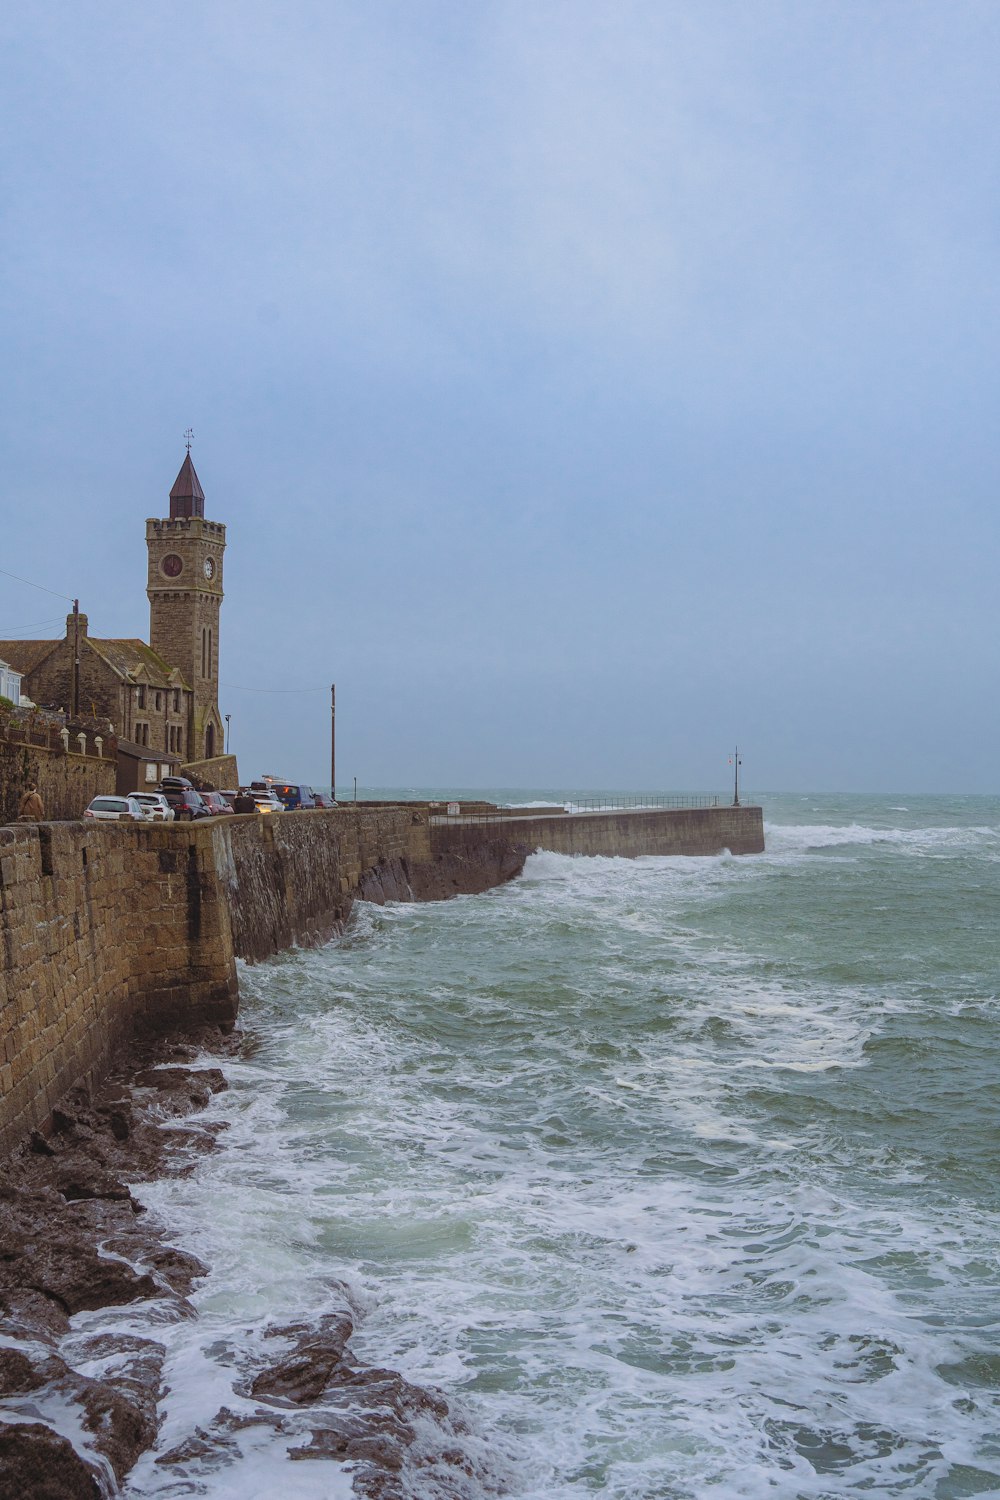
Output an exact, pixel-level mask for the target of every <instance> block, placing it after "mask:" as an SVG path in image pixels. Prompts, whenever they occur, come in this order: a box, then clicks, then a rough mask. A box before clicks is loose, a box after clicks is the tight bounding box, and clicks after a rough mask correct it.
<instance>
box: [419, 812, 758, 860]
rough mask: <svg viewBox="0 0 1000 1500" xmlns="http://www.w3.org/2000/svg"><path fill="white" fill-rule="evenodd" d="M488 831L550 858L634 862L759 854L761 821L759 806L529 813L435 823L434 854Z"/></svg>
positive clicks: (432, 831) (463, 844)
mask: <svg viewBox="0 0 1000 1500" xmlns="http://www.w3.org/2000/svg"><path fill="white" fill-rule="evenodd" d="M490 829H493V830H499V831H500V832H501V833H502V834H503V835H504V836H505V837H506V838H508V839H510V840H511V841H512V842H514V843H517V844H522V843H523V844H525V845H527V847H528V848H529V849H549V850H551V851H552V852H553V853H555V854H604V855H618V856H623V857H625V858H628V859H633V858H635V857H636V856H638V855H643V854H661V855H662V854H678V855H710V854H721V853H722V851H723V850H725V849H728V850H729V852H730V853H731V854H761V853H763V850H764V818H763V813H762V810H761V809H760V808H759V807H685V808H632V809H629V810H627V811H626V810H622V811H616V812H592V813H561V814H560V815H559V816H551V815H548V816H546V815H544V814H543V815H542V816H538V815H537V814H534V813H530V814H525V815H524V816H505V817H504V819H503V822H502V823H500V824H492V823H478V822H472V821H470V822H462V821H459V820H455V821H452V822H447V823H441V822H435V823H432V824H431V827H430V840H431V849H432V852H433V853H443V852H446V851H455V850H462V849H467V848H471V847H475V845H476V844H477V842H480V841H481V840H482V839H483V838H484V836H486V835H487V833H488V831H489V830H490Z"/></svg>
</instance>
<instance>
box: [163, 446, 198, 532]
mask: <svg viewBox="0 0 1000 1500" xmlns="http://www.w3.org/2000/svg"><path fill="white" fill-rule="evenodd" d="M188 431H189V432H190V428H189V429H188ZM204 515H205V491H204V490H203V489H202V487H201V484H200V482H199V480H198V476H197V474H196V473H195V471H194V464H193V463H192V462H191V444H190V442H188V451H187V456H186V457H185V459H184V462H183V463H182V464H181V467H180V472H179V473H178V475H177V478H176V479H175V480H174V483H173V488H172V489H171V491H170V519H171V521H178V520H183V519H184V518H185V517H189V516H201V517H204Z"/></svg>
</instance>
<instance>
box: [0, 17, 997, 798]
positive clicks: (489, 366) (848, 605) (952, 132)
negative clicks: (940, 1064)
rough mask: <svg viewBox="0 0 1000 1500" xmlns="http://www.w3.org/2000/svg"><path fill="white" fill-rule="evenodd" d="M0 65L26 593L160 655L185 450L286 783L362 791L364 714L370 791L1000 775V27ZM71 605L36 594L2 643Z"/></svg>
mask: <svg viewBox="0 0 1000 1500" xmlns="http://www.w3.org/2000/svg"><path fill="white" fill-rule="evenodd" d="M0 43H2V46H0V67H2V80H0V85H2V86H0V97H2V101H3V103H2V106H0V108H2V110H3V112H4V115H5V117H6V118H5V120H4V122H3V124H4V129H3V137H4V140H5V142H6V144H5V146H4V148H3V149H4V155H5V181H4V184H3V199H2V202H3V223H4V240H5V245H4V263H5V274H4V277H3V289H2V297H3V307H4V319H3V322H4V331H5V344H6V350H5V355H6V357H5V359H4V369H5V372H6V373H5V375H4V377H3V380H4V392H3V400H2V402H0V422H2V426H3V439H4V449H5V454H6V457H5V461H4V480H5V496H4V511H3V525H2V530H0V549H2V558H0V567H2V568H5V569H7V570H8V571H15V572H17V573H19V574H21V575H23V576H24V577H26V578H28V579H31V580H34V581H35V582H37V583H40V584H44V585H46V586H47V587H48V588H51V589H53V590H55V591H56V593H58V594H65V595H70V596H72V595H78V596H79V598H80V603H81V608H82V609H84V610H86V612H87V613H88V615H89V617H90V628H91V632H92V633H93V634H95V635H104V636H122V635H125V636H142V637H144V638H145V637H148V619H149V617H148V605H147V602H146V598H145V540H144V538H145V527H144V523H145V518H146V517H147V516H159V515H164V514H166V512H167V508H168V506H167V494H168V491H169V489H170V486H171V483H172V482H173V479H174V477H175V475H176V472H177V469H178V467H179V466H180V463H181V460H182V459H183V456H184V444H183V438H182V434H183V432H184V429H185V428H187V427H188V426H190V427H192V428H193V429H194V432H195V440H194V448H193V454H192V456H193V458H194V460H195V464H196V467H197V470H198V473H199V476H200V478H201V482H202V485H203V487H204V490H205V494H206V497H207V498H206V515H207V516H208V517H209V518H211V519H213V520H218V521H224V522H225V523H226V525H227V526H228V528H229V547H228V551H227V555H226V602H225V604H224V605H223V613H222V630H221V637H222V668H221V678H222V690H221V702H220V707H221V709H222V711H223V712H224V713H226V712H228V713H231V714H232V739H233V748H234V749H235V750H237V751H238V753H239V757H240V762H241V768H242V770H243V773H244V775H245V776H247V777H249V776H250V775H251V774H256V773H258V772H259V771H261V770H264V769H275V770H278V771H279V772H281V773H282V774H285V775H288V776H290V777H293V778H297V777H301V778H303V779H305V780H307V781H310V780H311V781H315V782H317V783H319V782H322V781H323V780H324V779H328V769H327V768H328V765H329V749H328V730H329V684H330V683H331V682H332V681H336V683H337V705H338V731H339V733H338V773H339V774H338V780H339V781H340V782H342V783H349V781H350V779H351V777H352V776H354V775H357V776H358V778H359V781H361V782H362V783H363V784H369V785H375V784H378V785H410V786H423V785H434V786H447V785H449V784H453V785H462V786H467V787H468V786H482V787H487V786H495V785H503V786H522V787H533V786H563V787H585V786H601V787H621V788H628V787H632V788H651V787H662V788H691V789H695V788H697V789H709V790H714V789H716V788H719V787H722V786H724V785H725V784H726V783H727V778H728V774H729V773H728V769H727V766H726V757H727V753H728V750H729V748H730V746H731V745H732V743H733V741H734V740H735V739H739V742H740V744H741V746H742V747H745V768H744V769H745V775H746V778H747V782H748V785H750V786H753V787H757V788H761V789H773V790H806V789H830V790H879V789H882V790H910V791H919V790H928V791H932V790H956V791H993V790H996V788H997V771H996V766H997V760H998V750H1000V734H998V727H1000V726H998V716H997V707H996V705H997V696H998V684H997V670H996V658H997V647H998V638H1000V630H998V593H1000V590H998V586H997V559H998V546H997V543H998V529H1000V527H998V519H997V493H998V477H1000V475H998V469H1000V464H998V444H997V394H998V381H997V373H998V350H1000V340H998V296H1000V278H998V256H997V249H998V228H1000V197H998V176H997V160H998V145H1000V142H998V138H997V123H998V108H1000V106H998V91H997V76H998V71H1000V5H998V4H997V3H996V0H987V3H978V0H936V3H931V4H925V3H920V0H878V3H876V0H864V3H851V0H794V3H792V0H787V3H786V0H775V3H767V0H734V3H728V0H714V3H713V0H687V3H683V4H678V3H671V0H655V3H634V0H603V3H595V0H567V3H559V0H508V3H502V0H479V3H470V0H398V3H396V0H323V3H312V0H281V3H278V0H273V3H258V0H232V3H230V0H198V3H197V4H189V3H185V0H170V3H164V4H159V5H155V6H154V5H137V4H135V3H134V0H129V3H127V4H116V3H111V0H106V3H100V4H97V3H88V0H72V3H60V4H54V3H51V0H32V3H31V4H30V5H20V6H10V7H6V8H5V9H4V12H3V17H2V19H0ZM65 607H68V606H64V604H63V602H62V601H60V600H59V599H57V598H53V597H51V596H49V595H46V594H43V593H41V592H38V591H36V590H34V589H31V588H26V587H24V586H22V585H20V584H16V583H14V582H12V581H11V580H10V579H8V578H4V577H0V638H2V637H5V636H19V635H30V636H47V635H50V634H55V633H61V624H56V625H54V626H53V625H50V624H47V623H46V622H48V621H52V620H58V619H59V617H60V616H61V615H62V614H63V613H64V608H65ZM29 627H30V628H29ZM248 689H253V690H254V691H248ZM264 689H268V690H274V689H283V690H287V689H294V690H295V691H281V692H276V691H262V690H264Z"/></svg>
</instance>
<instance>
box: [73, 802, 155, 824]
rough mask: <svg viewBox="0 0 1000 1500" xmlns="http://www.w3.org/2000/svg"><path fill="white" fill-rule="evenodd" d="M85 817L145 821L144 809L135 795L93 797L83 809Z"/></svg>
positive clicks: (130, 821) (104, 820) (112, 820)
mask: <svg viewBox="0 0 1000 1500" xmlns="http://www.w3.org/2000/svg"><path fill="white" fill-rule="evenodd" d="M83 816H84V817H85V818H98V819H100V820H101V821H102V822H108V821H110V822H126V823H145V822H146V821H147V818H146V813H145V810H144V809H143V806H142V804H141V803H140V802H137V801H136V799H135V797H131V796H130V797H95V798H94V800H93V801H92V802H91V804H90V806H89V807H88V808H86V809H85V810H84V814H83Z"/></svg>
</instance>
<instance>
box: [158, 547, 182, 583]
mask: <svg viewBox="0 0 1000 1500" xmlns="http://www.w3.org/2000/svg"><path fill="white" fill-rule="evenodd" d="M183 566H184V564H183V562H182V561H181V559H180V558H179V557H178V556H177V553H176V552H168V553H167V555H166V557H165V558H164V559H163V561H162V562H161V563H160V567H161V568H162V569H163V571H164V573H166V575H167V577H168V578H176V577H177V575H178V573H179V572H180V571H181V569H182V568H183Z"/></svg>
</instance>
